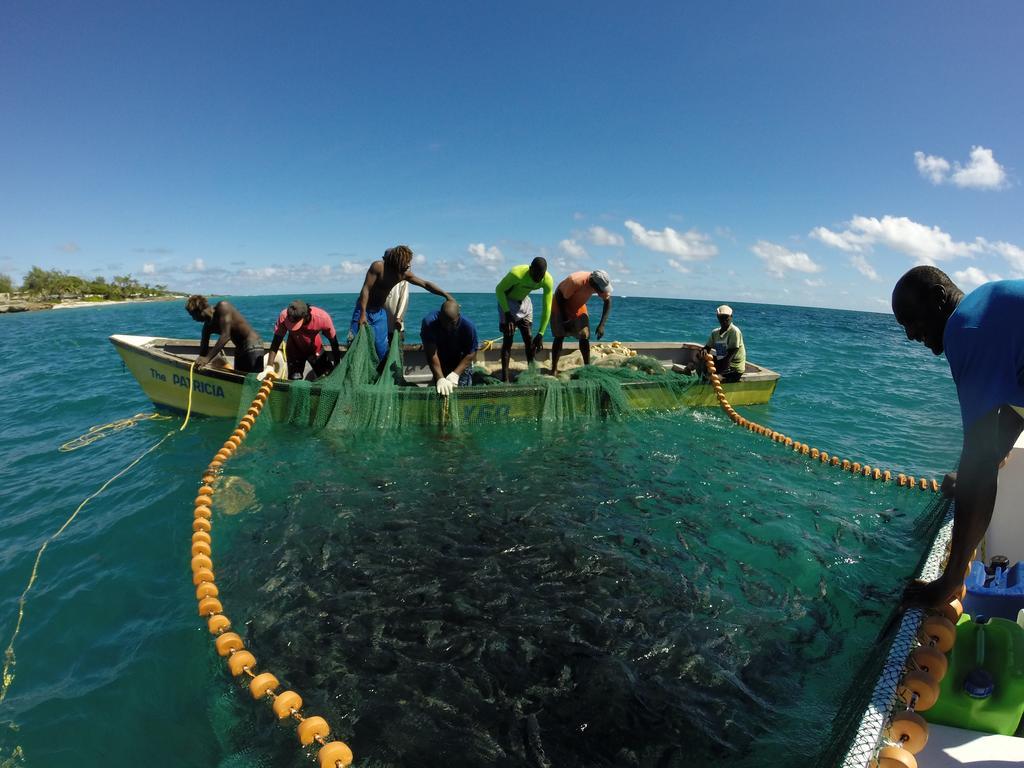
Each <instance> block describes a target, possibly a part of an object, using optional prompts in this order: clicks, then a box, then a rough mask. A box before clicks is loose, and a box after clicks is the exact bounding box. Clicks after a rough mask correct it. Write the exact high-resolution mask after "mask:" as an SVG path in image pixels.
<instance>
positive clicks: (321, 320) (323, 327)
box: [274, 307, 336, 352]
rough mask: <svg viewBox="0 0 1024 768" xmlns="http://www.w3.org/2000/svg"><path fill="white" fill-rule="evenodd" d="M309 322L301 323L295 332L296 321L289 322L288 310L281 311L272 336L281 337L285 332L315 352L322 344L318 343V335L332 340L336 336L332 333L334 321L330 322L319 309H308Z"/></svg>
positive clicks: (329, 317) (328, 317)
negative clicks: (325, 335)
mask: <svg viewBox="0 0 1024 768" xmlns="http://www.w3.org/2000/svg"><path fill="white" fill-rule="evenodd" d="M309 314H310V318H309V322H308V323H305V322H304V323H302V327H301V328H299V329H298V330H295V326H296V325H297V324H298V322H299V321H298V320H291V319H290V318H289V317H288V309H287V308H285V309H282V310H281V314H280V315H278V316H277V325H275V326H274V335H275V336H283V335H284V333H285V331H288V332H289V333H291V334H292V338H295V337H298V339H297V340H301V342H302V343H303V344H305V345H311V346H312V347H313V348H314V349H316V351H317V352H319V351H320V350H321V349H322V348H323V342H321V341H320V334H321V333H326V334H327V338H333V337H334V336H335V335H336V334H335V331H334V321H333V320H331V316H330V315H328V314H327V313H326V312H324V311H323V310H322V309H320V307H310V308H309Z"/></svg>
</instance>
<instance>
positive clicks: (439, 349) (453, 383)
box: [420, 299, 480, 397]
mask: <svg viewBox="0 0 1024 768" xmlns="http://www.w3.org/2000/svg"><path fill="white" fill-rule="evenodd" d="M420 339H421V340H422V341H423V354H424V355H426V358H427V364H428V365H429V366H430V370H431V372H432V373H433V374H434V386H435V387H437V394H439V395H441V396H442V397H447V396H448V395H450V394H451V393H452V390H453V389H455V388H456V387H468V386H469V385H470V384H472V383H473V377H472V366H473V361H474V360H475V359H476V350H477V347H479V346H480V342H479V340H478V339H477V335H476V326H475V325H473V323H471V322H470V321H469V320H467V319H466V318H464V317H462V313H461V311H460V310H459V304H458V302H457V301H455V300H454V299H449V300H448V301H446V302H445V303H444V304H442V305H441V309H440V310H437V311H434V312H431V313H430V314H429V315H427V316H426V317H424V318H423V322H422V323H421V324H420Z"/></svg>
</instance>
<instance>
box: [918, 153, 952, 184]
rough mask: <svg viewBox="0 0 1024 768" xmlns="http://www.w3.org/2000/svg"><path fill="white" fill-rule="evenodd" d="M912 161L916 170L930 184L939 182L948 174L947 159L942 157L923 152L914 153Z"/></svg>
mask: <svg viewBox="0 0 1024 768" xmlns="http://www.w3.org/2000/svg"><path fill="white" fill-rule="evenodd" d="M914 163H915V164H916V165H917V171H918V173H920V174H921V175H922V176H924V177H925V178H926V179H928V181H930V182H931V183H932V184H941V183H942V182H944V181H945V180H946V176H947V175H948V174H949V161H948V160H947V159H946V158H944V157H936V156H935V155H926V154H925V153H924V152H921V151H917V152H915V153H914Z"/></svg>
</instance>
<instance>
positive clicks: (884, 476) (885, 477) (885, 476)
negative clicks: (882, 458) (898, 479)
mask: <svg viewBox="0 0 1024 768" xmlns="http://www.w3.org/2000/svg"><path fill="white" fill-rule="evenodd" d="M882 479H883V480H885V482H887V483H888V482H889V481H890V480H892V472H890V471H889V470H888V469H887V470H885V472H883V473H882Z"/></svg>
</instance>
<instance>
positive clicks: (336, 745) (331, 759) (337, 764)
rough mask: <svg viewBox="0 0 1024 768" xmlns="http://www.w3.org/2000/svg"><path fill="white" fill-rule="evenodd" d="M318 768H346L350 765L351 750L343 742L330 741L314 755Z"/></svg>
mask: <svg viewBox="0 0 1024 768" xmlns="http://www.w3.org/2000/svg"><path fill="white" fill-rule="evenodd" d="M316 759H317V761H318V762H319V763H320V768H348V767H349V766H350V765H352V750H351V749H349V748H348V744H346V743H345V742H343V741H330V742H328V743H326V744H324V745H323V746H322V747H320V751H319V752H317V753H316Z"/></svg>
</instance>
